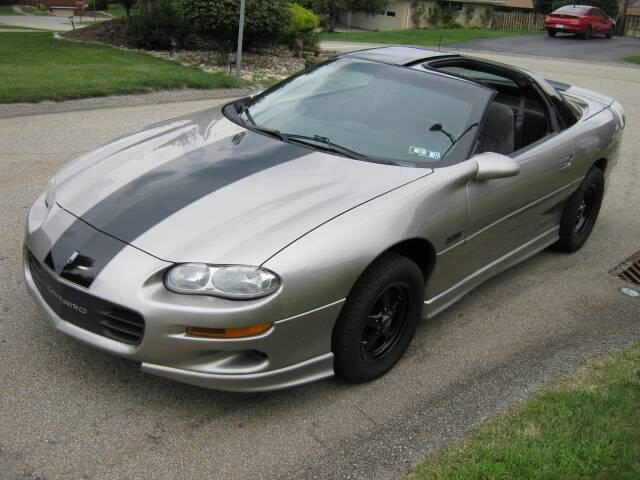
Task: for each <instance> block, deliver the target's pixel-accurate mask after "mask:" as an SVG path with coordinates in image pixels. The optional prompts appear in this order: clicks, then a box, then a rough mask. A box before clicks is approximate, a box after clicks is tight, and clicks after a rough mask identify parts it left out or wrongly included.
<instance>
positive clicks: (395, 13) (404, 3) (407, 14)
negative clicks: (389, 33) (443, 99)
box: [340, 0, 640, 30]
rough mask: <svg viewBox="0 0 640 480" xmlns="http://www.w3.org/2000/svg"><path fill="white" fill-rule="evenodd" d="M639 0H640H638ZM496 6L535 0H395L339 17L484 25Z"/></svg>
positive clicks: (369, 22)
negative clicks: (375, 10) (380, 9)
mask: <svg viewBox="0 0 640 480" xmlns="http://www.w3.org/2000/svg"><path fill="white" fill-rule="evenodd" d="M638 1H640V0H638ZM494 8H499V9H500V10H506V9H508V10H512V9H518V10H533V1H532V0H461V1H452V2H449V1H439V0H420V1H415V0H395V1H390V2H389V3H388V4H387V8H386V11H385V12H384V13H382V14H379V15H369V14H366V13H360V12H347V13H344V14H343V15H342V16H341V17H340V23H341V24H342V25H344V26H346V27H353V28H361V29H363V30H406V29H410V28H428V27H437V26H439V25H443V24H447V23H457V24H459V25H462V26H463V27H484V26H487V25H488V24H489V23H490V22H491V14H492V12H493V10H494Z"/></svg>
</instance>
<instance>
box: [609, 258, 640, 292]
mask: <svg viewBox="0 0 640 480" xmlns="http://www.w3.org/2000/svg"><path fill="white" fill-rule="evenodd" d="M610 273H611V274H612V275H615V276H616V277H618V278H620V279H621V280H625V281H627V282H630V283H633V284H634V285H640V252H636V253H635V254H634V255H632V256H631V257H629V258H627V259H626V260H625V261H624V262H622V263H621V264H620V265H618V266H617V267H616V268H614V269H613V270H611V272H610Z"/></svg>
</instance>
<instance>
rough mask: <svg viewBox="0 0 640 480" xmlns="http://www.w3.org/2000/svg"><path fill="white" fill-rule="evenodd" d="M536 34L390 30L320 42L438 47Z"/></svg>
mask: <svg viewBox="0 0 640 480" xmlns="http://www.w3.org/2000/svg"><path fill="white" fill-rule="evenodd" d="M525 34H533V35H535V34H537V32H523V31H519V30H491V29H487V28H438V29H433V30H422V29H420V30H391V31H386V32H355V33H323V34H322V35H321V39H322V40H332V41H340V42H366V43H394V44H399V45H423V46H433V45H438V42H440V39H441V38H442V44H443V45H444V44H447V43H457V42H466V41H469V40H477V39H480V38H495V37H507V36H514V35H525Z"/></svg>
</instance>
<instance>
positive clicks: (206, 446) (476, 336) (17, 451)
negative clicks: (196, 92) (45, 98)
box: [0, 55, 640, 480]
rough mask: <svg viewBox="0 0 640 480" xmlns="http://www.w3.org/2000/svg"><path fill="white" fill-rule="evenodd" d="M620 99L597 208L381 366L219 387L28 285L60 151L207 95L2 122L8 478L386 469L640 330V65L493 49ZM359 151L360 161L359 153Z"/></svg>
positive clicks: (2, 374)
mask: <svg viewBox="0 0 640 480" xmlns="http://www.w3.org/2000/svg"><path fill="white" fill-rule="evenodd" d="M489 57H490V58H493V59H496V60H498V61H504V62H507V63H514V64H517V65H520V66H524V67H527V68H531V69H533V70H537V71H539V72H541V73H542V74H543V75H544V76H545V77H546V78H555V79H557V80H560V81H564V82H569V83H576V84H578V85H581V86H584V87H587V88H593V89H596V90H599V91H602V92H604V93H606V94H608V95H611V96H613V97H616V98H618V99H619V100H621V101H622V103H623V105H624V107H625V108H626V113H627V120H628V126H627V129H626V133H625V136H626V138H625V141H624V146H623V150H622V158H621V159H620V164H619V166H618V168H617V170H616V171H615V172H614V173H613V177H612V181H611V186H610V189H609V191H608V195H607V197H606V199H605V203H604V205H603V209H602V211H601V216H600V219H599V221H598V223H597V225H596V228H595V230H594V232H593V235H592V237H591V239H590V240H589V242H588V243H587V244H586V245H585V247H584V248H583V249H582V250H581V251H580V252H578V253H576V254H573V255H561V254H556V253H551V252H544V253H542V254H540V255H537V256H536V257H534V258H532V259H530V260H528V261H527V262H525V263H524V264H522V265H520V266H518V267H515V268H513V269H511V270H509V271H508V272H506V273H504V274H502V275H500V276H498V277H496V278H494V279H493V280H491V281H489V282H488V283H486V284H485V285H484V286H482V287H480V288H478V289H477V290H476V291H475V292H473V293H472V294H470V295H468V296H467V297H465V298H464V299H463V300H462V301H461V302H459V303H458V304H457V305H455V306H453V307H452V308H450V309H449V310H448V311H446V312H444V313H443V314H441V315H439V316H438V317H437V318H435V319H434V320H432V321H430V322H423V323H422V325H421V326H420V327H419V329H418V331H417V334H416V338H415V339H414V342H413V344H412V346H411V347H410V349H409V351H408V352H407V355H406V356H405V357H404V359H403V360H402V361H400V363H399V364H398V365H397V366H396V368H395V369H394V370H393V371H392V372H390V373H389V374H388V375H386V376H385V377H383V378H382V379H380V380H378V381H376V382H373V383H370V384H366V385H347V384H344V383H342V382H339V381H337V380H334V379H330V380H326V381H323V382H319V383H315V384H311V385H308V386H304V387H300V388H296V389H291V390H286V391H281V392H274V393H265V394H253V395H240V394H231V393H222V392H216V391H208V390H203V389H199V388H196V387H191V386H187V385H181V384H177V383H173V382H171V381H168V380H163V379H160V378H156V377H152V376H149V375H147V374H143V373H140V371H139V369H138V366H137V365H136V364H134V363H131V362H128V361H125V360H121V359H118V358H115V357H112V356H109V355H107V354H104V353H101V352H97V351H94V350H91V349H89V348H87V347H84V346H81V345H79V344H77V343H75V342H74V341H72V340H70V339H67V338H66V337H63V336H62V335H60V334H58V333H56V332H55V331H53V330H52V328H51V327H50V326H49V325H48V324H47V322H46V321H45V320H44V319H43V318H42V317H41V316H40V315H39V313H38V311H37V310H36V307H35V306H34V304H33V302H32V301H31V299H30V298H29V296H28V295H27V293H26V292H25V290H24V285H23V281H22V274H21V268H20V255H21V241H22V229H23V222H24V216H25V213H26V212H27V209H28V208H29V206H30V204H31V202H32V201H33V200H34V199H35V198H36V196H37V195H39V194H40V192H41V191H42V190H43V189H44V186H45V183H46V181H47V179H48V178H49V176H50V175H51V174H52V173H53V172H54V171H56V170H57V169H58V168H59V167H60V166H61V165H62V164H63V163H64V162H66V161H68V160H70V159H71V158H73V157H75V156H77V155H79V154H81V153H82V152H84V151H86V150H88V149H91V148H94V147H95V146H96V145H98V144H100V143H102V142H104V141H107V140H108V139H109V138H112V137H115V136H117V135H119V134H121V133H123V132H126V131H129V130H133V129H135V128H138V127H140V126H142V125H144V124H148V123H151V122H155V121H158V120H161V119H163V118H168V117H172V116H176V115H180V114H182V113H185V112H189V111H193V110H198V109H202V108H205V107H207V106H211V105H213V104H215V103H216V102H215V101H212V100H208V101H195V102H182V103H174V104H163V105H156V106H136V107H126V108H114V109H105V110H92V111H83V112H67V113H57V114H49V115H35V116H25V117H14V118H8V119H2V120H0V172H1V173H0V190H1V191H2V195H1V196H0V222H1V224H0V244H1V245H2V249H1V250H0V267H2V276H0V287H1V289H2V295H1V296H0V365H1V368H0V386H1V387H0V472H2V473H1V474H0V477H1V478H2V479H9V480H14V479H19V478H20V479H21V478H46V479H47V480H54V479H70V478H74V479H76V478H84V479H98V478H100V479H120V478H130V479H138V478H139V479H147V478H157V479H196V478H225V479H246V478H295V479H297V478H366V479H373V478H390V477H394V476H396V475H398V474H400V473H401V472H403V471H405V470H406V469H408V468H410V467H411V465H413V464H414V463H415V462H417V461H419V460H420V459H421V458H423V456H424V455H425V454H428V453H429V452H432V451H434V450H435V449H437V448H439V447H441V446H442V445H443V444H444V443H445V442H448V441H450V440H452V439H455V438H458V437H460V436H461V435H462V434H463V433H464V432H465V431H466V430H467V429H469V428H470V427H472V426H474V425H477V424H478V423H480V422H482V421H483V420H485V419H487V418H489V417H491V416H492V415H494V414H496V413H497V412H499V411H500V410H502V409H504V408H506V407H508V406H510V405H513V404H514V403H516V402H518V401H520V400H522V399H523V398H525V397H527V396H528V395H530V394H531V393H532V392H534V391H535V390H537V389H539V388H540V387H542V386H543V385H546V384H549V383H550V382H553V381H555V380H556V379H558V378H559V377H560V376H562V375H565V374H569V373H572V372H574V371H575V370H576V369H577V368H579V367H580V366H581V365H584V364H585V362H587V361H588V360H589V359H590V358H593V357H594V356H598V355H601V354H604V353H606V352H610V351H612V350H615V349H619V348H623V347H625V346H627V345H629V344H631V343H632V342H635V341H638V340H640V321H639V312H640V300H638V299H633V298H629V297H625V296H623V295H622V294H621V293H620V291H619V289H620V287H621V286H623V285H624V284H623V283H622V282H621V281H619V280H618V279H616V278H614V277H612V276H611V275H609V274H608V271H609V270H610V269H611V268H613V267H614V266H616V265H617V264H618V263H619V262H621V261H622V260H624V259H625V258H627V257H628V256H629V255H631V254H632V253H634V252H635V251H636V250H638V249H640V222H638V219H637V212H638V211H640V164H639V163H638V157H637V152H638V151H640V75H639V74H638V72H639V71H640V70H638V69H637V68H626V67H623V66H611V65H604V64H585V65H584V68H582V69H580V70H581V73H580V74H577V73H576V70H577V69H576V68H575V65H574V64H573V63H569V62H565V61H558V60H549V59H536V58H532V57H527V58H523V57H508V56H503V55H489ZM345 161H348V160H345Z"/></svg>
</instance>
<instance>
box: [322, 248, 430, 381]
mask: <svg viewBox="0 0 640 480" xmlns="http://www.w3.org/2000/svg"><path fill="white" fill-rule="evenodd" d="M423 300H424V277H423V275H422V272H421V271H420V269H419V268H418V266H417V265H416V264H415V263H414V262H412V261H411V260H409V259H408V258H405V257H403V256H401V255H398V254H395V253H385V254H384V255H382V256H381V257H380V258H378V259H377V260H376V261H375V262H373V263H372V264H371V265H370V266H369V267H368V268H367V270H365V272H364V273H363V274H362V276H361V277H360V278H359V279H358V281H357V282H356V284H355V285H354V287H353V289H352V290H351V292H350V293H349V295H348V296H347V300H346V302H345V305H344V307H343V308H342V312H341V313H340V317H339V318H338V321H337V322H336V326H335V328H334V331H333V338H332V351H333V355H334V361H333V368H334V371H335V373H336V375H337V376H338V377H340V378H343V379H345V380H348V381H351V382H367V381H369V380H373V379H374V378H378V377H380V376H382V375H384V374H385V373H386V372H387V371H388V370H390V369H391V368H392V367H393V366H394V365H395V363H396V362H397V361H398V360H399V359H400V357H402V355H403V353H404V352H405V350H406V349H407V347H408V346H409V343H410V342H411V339H412V338H413V334H414V333H415V330H416V327H417V325H418V322H419V321H420V318H421V316H422V315H421V314H422V306H423Z"/></svg>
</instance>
